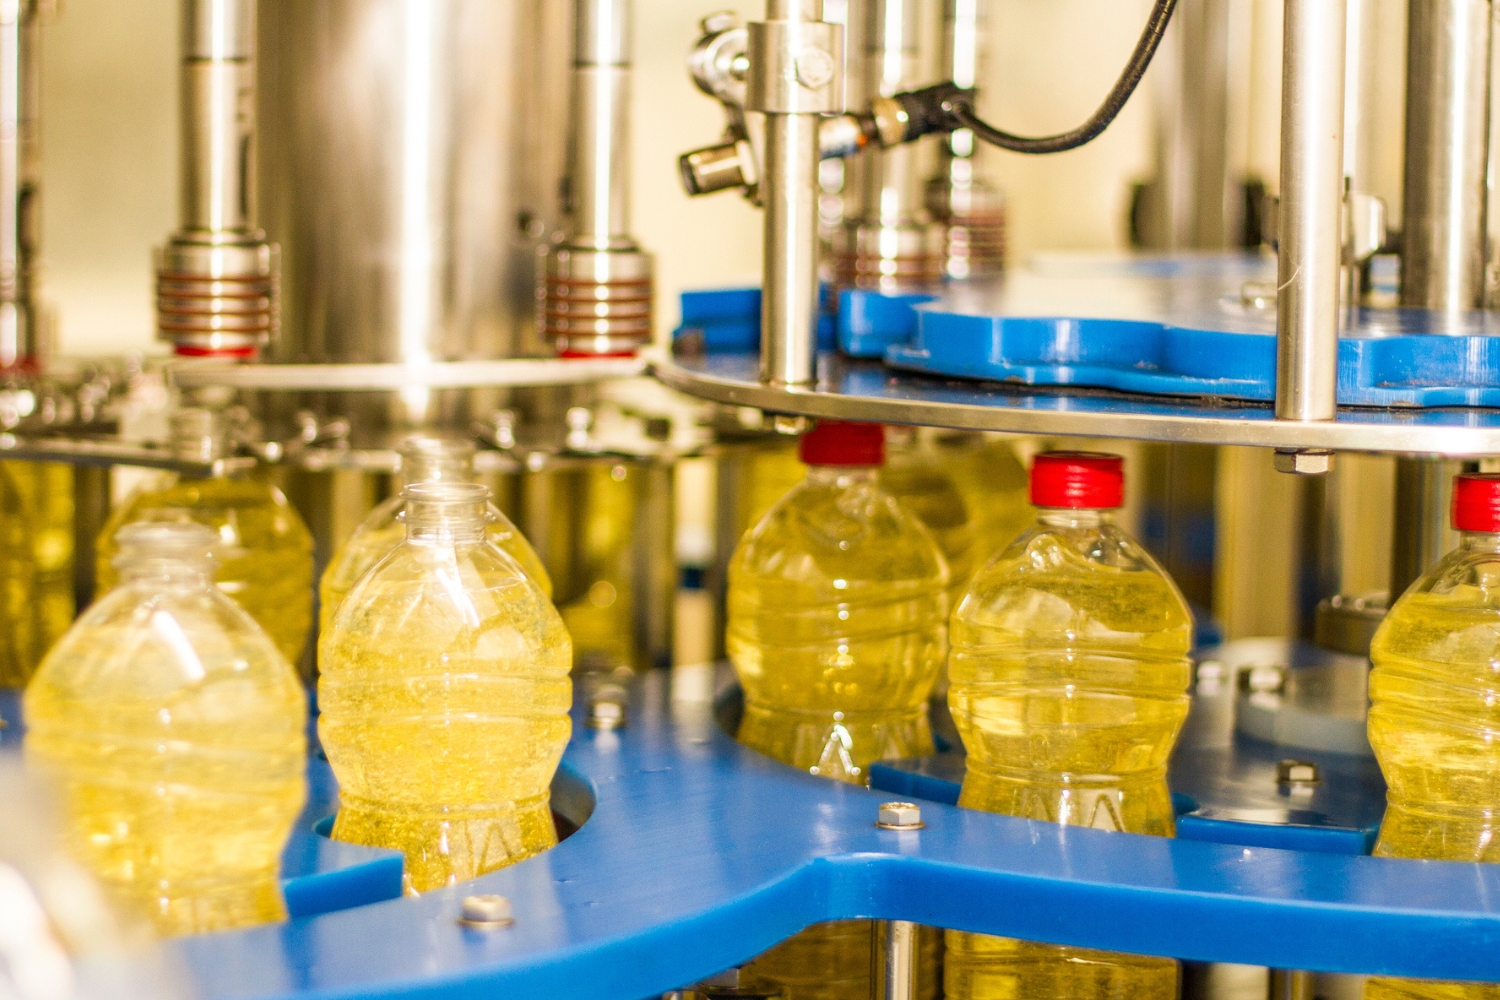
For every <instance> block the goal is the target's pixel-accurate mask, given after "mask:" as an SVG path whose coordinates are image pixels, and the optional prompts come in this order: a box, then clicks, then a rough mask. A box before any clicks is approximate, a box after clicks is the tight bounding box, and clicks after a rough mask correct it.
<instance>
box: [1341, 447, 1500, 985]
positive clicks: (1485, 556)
mask: <svg viewBox="0 0 1500 1000" xmlns="http://www.w3.org/2000/svg"><path fill="white" fill-rule="evenodd" d="M1453 526H1454V527H1455V528H1456V529H1457V530H1458V531H1459V532H1460V533H1461V539H1462V540H1461V542H1460V544H1459V546H1458V548H1456V549H1454V550H1453V551H1452V552H1450V553H1448V555H1447V556H1445V557H1444V558H1443V559H1442V561H1440V562H1439V563H1438V564H1437V565H1436V566H1434V567H1433V568H1432V569H1431V570H1430V571H1429V572H1428V573H1427V574H1426V575H1424V576H1423V577H1421V578H1420V579H1419V580H1417V582H1415V583H1413V584H1412V585H1411V587H1410V588H1408V589H1407V591H1406V593H1405V594H1403V595H1402V596H1401V599H1400V600H1398V601H1397V602H1396V603H1395V605H1394V606H1393V607H1392V608H1391V610H1390V612H1389V613H1388V614H1387V615H1386V617H1385V621H1384V622H1382V623H1381V625H1380V628H1379V630H1378V631H1377V632H1376V633H1375V639H1374V642H1372V643H1371V645H1370V659H1371V661H1372V662H1373V664H1374V669H1373V670H1372V671H1371V672H1370V723H1369V732H1370V746H1371V747H1373V748H1374V750H1375V757H1376V759H1377V760H1378V761H1379V762H1380V770H1381V771H1382V773H1384V775H1385V781H1386V785H1387V787H1388V789H1389V791H1388V793H1387V796H1386V809H1385V818H1384V820H1382V821H1381V824H1380V837H1379V839H1378V840H1377V841H1376V842H1375V854H1376V855H1377V856H1381V857H1388V858H1425V859H1428V860H1432V861H1500V838H1496V836H1495V834H1496V832H1497V829H1500V740H1497V736H1500V676H1497V674H1496V671H1495V664H1496V663H1497V662H1500V476H1497V475H1493V474H1490V475H1486V474H1466V475H1462V476H1459V477H1458V478H1457V479H1455V480H1454V483H1453ZM1365 996H1366V998H1367V1000H1397V998H1401V1000H1406V998H1414V1000H1415V998H1431V1000H1495V998H1497V997H1500V985H1497V984H1492V983H1491V984H1481V983H1447V982H1423V981H1417V980H1400V979H1386V978H1375V979H1371V980H1370V981H1369V982H1368V984H1367V985H1366V987H1365Z"/></svg>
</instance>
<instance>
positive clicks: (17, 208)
mask: <svg viewBox="0 0 1500 1000" xmlns="http://www.w3.org/2000/svg"><path fill="white" fill-rule="evenodd" d="M39 25H40V17H39V14H38V10H37V4H36V2H35V0H15V2H11V3H6V4H0V368H9V367H10V366H12V365H15V364H17V363H20V362H24V361H26V360H27V359H29V358H31V357H33V356H34V355H35V354H36V353H37V350H38V347H39V344H38V340H39V338H38V331H37V309H36V302H35V298H34V291H35V290H34V287H33V279H34V277H35V273H36V260H35V258H36V244H35V241H36V236H37V221H36V218H35V212H36V181H37V109H38V107H39V106H40V102H39V99H38V84H39V83H40V76H41V74H40V72H39V65H38V57H39V56H40V54H41V53H40V48H41V38H40V32H39Z"/></svg>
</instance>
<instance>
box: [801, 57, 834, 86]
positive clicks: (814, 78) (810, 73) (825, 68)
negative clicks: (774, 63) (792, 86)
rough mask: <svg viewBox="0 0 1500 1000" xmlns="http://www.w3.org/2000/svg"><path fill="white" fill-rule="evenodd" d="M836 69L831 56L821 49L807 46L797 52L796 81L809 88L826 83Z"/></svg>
mask: <svg viewBox="0 0 1500 1000" xmlns="http://www.w3.org/2000/svg"><path fill="white" fill-rule="evenodd" d="M837 70H838V64H837V63H835V62H834V59H833V56H831V55H829V54H828V53H827V52H824V51H823V50H822V49H814V48H807V49H803V50H802V51H801V52H799V53H797V82H798V83H800V84H802V86H804V87H806V88H808V89H809V90H817V89H818V88H819V87H822V86H824V85H826V84H827V83H828V81H829V80H832V79H833V74H834V73H835V72H837Z"/></svg>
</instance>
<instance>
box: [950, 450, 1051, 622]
mask: <svg viewBox="0 0 1500 1000" xmlns="http://www.w3.org/2000/svg"><path fill="white" fill-rule="evenodd" d="M935 450H936V454H937V460H938V462H939V463H940V464H941V465H942V468H943V470H944V471H945V472H947V473H948V475H949V476H950V477H951V478H952V480H953V484H954V485H955V486H957V487H958V492H959V495H960V496H962V497H963V498H964V503H965V504H967V505H968V508H969V517H970V520H971V521H972V524H973V529H974V558H973V560H971V565H972V566H973V569H974V572H978V571H979V570H980V569H981V568H982V567H983V566H984V562H985V560H987V559H989V558H990V557H991V556H994V555H996V554H998V553H1000V552H1003V551H1005V549H1006V547H1008V546H1009V545H1010V543H1011V542H1012V541H1013V540H1014V539H1015V537H1016V536H1017V535H1019V534H1020V533H1021V532H1023V531H1025V530H1026V529H1027V528H1029V527H1031V525H1032V522H1034V521H1035V520H1036V512H1035V511H1034V510H1032V509H1031V503H1030V501H1029V499H1028V496H1027V484H1028V478H1027V475H1026V467H1025V466H1024V465H1022V464H1021V460H1020V459H1019V458H1017V457H1016V450H1015V448H1014V446H1013V445H1012V443H1011V441H1010V440H1009V439H1007V438H1003V437H996V436H994V435H985V434H979V433H968V434H943V435H939V436H938V438H937V440H936V442H935ZM968 582H969V581H968V580H965V581H964V586H965V587H967V586H968ZM959 593H960V595H961V594H962V593H963V591H962V590H960V591H959ZM957 606H958V605H957V602H955V603H954V607H957Z"/></svg>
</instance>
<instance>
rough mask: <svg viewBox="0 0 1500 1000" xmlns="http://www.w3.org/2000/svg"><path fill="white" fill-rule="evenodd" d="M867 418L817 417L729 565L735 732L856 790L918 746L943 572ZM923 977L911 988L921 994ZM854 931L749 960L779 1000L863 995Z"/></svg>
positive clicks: (937, 659) (936, 656)
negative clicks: (792, 478)
mask: <svg viewBox="0 0 1500 1000" xmlns="http://www.w3.org/2000/svg"><path fill="white" fill-rule="evenodd" d="M884 447H885V442H884V438H883V434H882V430H881V428H880V426H879V425H878V424H850V423H840V422H835V421H822V422H820V423H819V424H818V426H817V427H816V428H815V429H814V430H813V431H811V432H810V433H808V434H806V435H804V436H803V438H802V442H801V458H802V461H803V462H804V463H806V464H807V466H808V471H807V478H806V479H805V480H804V481H803V482H802V483H801V484H800V485H798V486H796V487H795V488H793V489H792V491H791V492H790V493H788V494H787V495H786V496H785V497H784V498H782V500H781V501H780V502H779V503H777V504H776V505H775V506H773V507H772V508H771V510H770V511H769V512H768V513H767V514H766V515H765V516H764V517H763V518H762V519H761V520H760V522H759V523H758V524H756V525H755V526H754V527H753V528H751V529H750V531H749V532H748V533H746V535H745V537H744V539H743V540H742V541H741V542H740V545H739V548H738V549H737V550H736V552H735V555H734V558H733V560H732V562H731V563H730V567H729V622H728V635H727V640H726V641H727V645H728V649H729V656H730V659H731V660H732V661H733V662H734V667H735V671H736V672H737V673H738V674H739V678H740V683H741V685H742V686H743V688H744V692H745V711H744V718H743V720H742V721H741V723H740V729H739V733H738V737H739V739H740V741H741V742H742V743H744V744H746V745H747V746H750V747H753V748H754V749H756V750H759V751H761V752H762V753H765V754H767V755H768V756H771V757H774V758H776V759H777V760H780V761H783V762H785V763H787V764H791V765H793V766H795V767H798V768H802V769H805V770H807V771H808V772H809V773H812V774H816V775H820V776H823V777H827V778H832V779H836V780H839V781H847V782H850V783H853V784H858V785H864V784H866V783H867V782H868V780H869V767H870V764H871V763H873V762H874V761H877V760H881V759H885V758H891V757H913V756H920V755H923V754H928V753H931V752H932V749H933V747H932V734H931V731H930V729H929V727H928V721H927V710H926V709H927V706H926V702H927V696H928V693H929V692H930V691H931V689H932V684H933V680H934V679H935V677H936V676H937V671H938V668H939V667H940V665H941V664H942V659H943V654H944V650H945V645H946V627H945V621H946V612H947V597H946V595H945V589H946V587H947V584H948V570H947V566H946V565H945V563H944V561H943V556H942V553H941V552H940V551H939V549H938V547H937V544H936V542H934V540H933V538H932V535H931V534H930V533H929V532H928V531H927V530H926V529H925V528H924V527H923V526H922V524H921V523H920V522H919V521H918V520H917V518H916V517H914V516H913V515H911V514H910V513H908V512H907V511H906V510H904V509H903V508H902V507H901V505H900V504H899V503H897V501H896V499H895V498H894V497H892V496H891V495H890V494H889V493H887V492H885V491H884V490H882V489H881V488H880V485H879V483H878V480H877V472H878V469H879V467H880V465H881V464H882V462H883V460H884ZM928 942H929V947H928V949H927V962H926V965H927V968H928V970H929V975H928V977H927V981H926V982H925V983H924V984H923V988H922V989H921V990H920V992H921V993H922V994H923V995H931V993H932V990H933V988H934V987H935V983H934V982H932V977H931V974H930V970H931V968H932V965H933V962H932V950H933V947H934V946H935V944H936V935H933V934H930V935H929V936H928ZM870 947H871V929H870V924H869V922H868V921H839V922H836V923H830V924H820V925H818V926H815V927H812V928H809V929H808V930H806V931H804V932H802V933H801V934H798V935H797V936H795V937H793V938H792V939H790V940H789V941H786V942H784V943H783V944H781V945H778V946H777V947H776V948H774V949H772V950H771V951H769V952H767V953H765V954H764V955H762V956H761V957H760V958H758V959H756V960H755V961H754V962H752V963H751V965H750V966H749V968H748V969H747V974H748V975H750V977H751V978H752V979H754V980H757V981H761V982H768V983H773V984H776V985H777V986H779V987H780V988H781V989H782V990H783V991H784V993H785V996H786V1000H799V998H814V997H817V998H825V997H826V998H849V1000H864V998H865V997H867V996H868V993H869V989H870V954H871V952H870Z"/></svg>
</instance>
